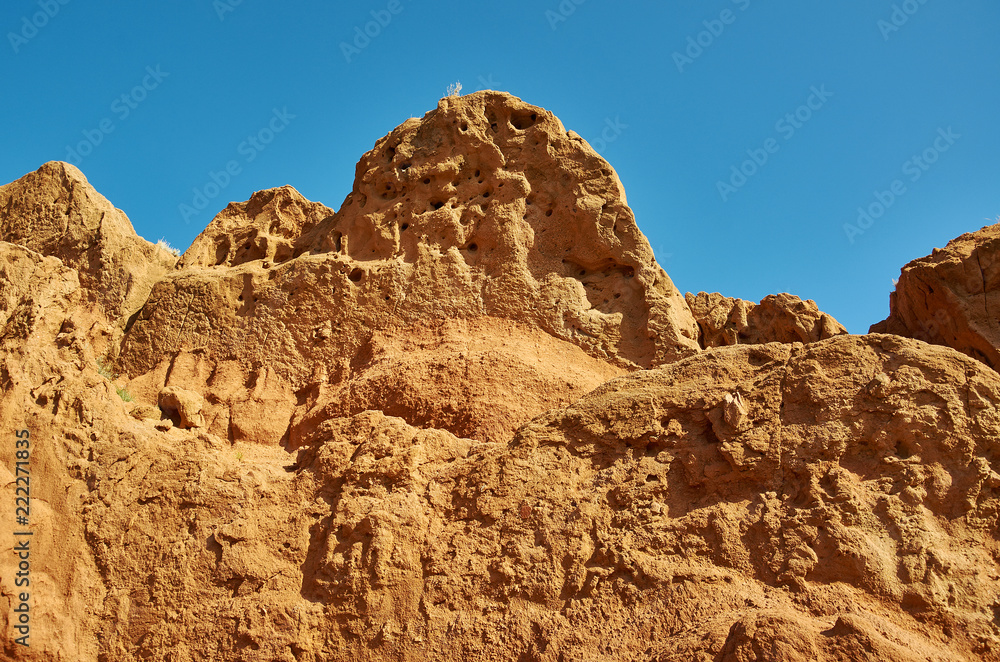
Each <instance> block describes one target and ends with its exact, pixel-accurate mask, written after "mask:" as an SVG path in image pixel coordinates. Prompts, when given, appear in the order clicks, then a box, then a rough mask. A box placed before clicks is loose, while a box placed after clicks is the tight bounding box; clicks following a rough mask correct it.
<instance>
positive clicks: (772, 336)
mask: <svg viewBox="0 0 1000 662" xmlns="http://www.w3.org/2000/svg"><path fill="white" fill-rule="evenodd" d="M685 300H686V301H687V304H688V307H689V308H690V309H691V312H692V314H693V315H694V318H695V320H696V321H697V323H698V329H699V335H698V341H699V343H700V344H701V346H702V347H705V348H708V347H724V346H726V345H741V344H742V345H745V344H761V343H768V342H801V343H810V342H816V341H817V340H826V339H827V338H832V337H833V336H836V335H840V334H844V333H847V329H845V328H844V327H843V326H842V325H841V324H840V323H839V322H837V320H835V319H833V317H831V316H830V315H827V314H826V313H824V312H821V311H820V309H819V308H818V307H817V306H816V302H815V301H813V300H811V299H810V300H807V301H803V300H802V299H800V298H798V297H797V296H794V295H791V294H786V293H782V294H769V295H767V296H766V297H764V298H763V299H761V302H760V303H759V304H755V303H753V302H750V301H744V300H743V299H733V298H730V297H724V296H722V295H721V294H719V293H717V292H716V293H712V294H709V293H707V292H699V293H698V294H697V295H695V294H691V293H690V292H688V293H687V294H686V295H685Z"/></svg>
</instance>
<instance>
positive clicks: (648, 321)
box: [0, 92, 1000, 662]
mask: <svg viewBox="0 0 1000 662" xmlns="http://www.w3.org/2000/svg"><path fill="white" fill-rule="evenodd" d="M60 173H62V174H60ZM60 187H61V188H60ZM0 192H2V194H3V195H6V196H11V198H10V199H12V200H15V202H14V203H8V204H7V206H6V207H3V208H2V209H3V211H2V214H3V215H2V216H0V220H2V221H3V225H2V226H0V231H2V232H3V237H4V238H5V239H7V241H0V423H2V425H3V430H4V434H5V435H6V436H7V438H8V439H11V438H13V433H14V431H15V430H21V429H28V430H29V431H30V434H31V440H32V450H31V460H30V463H31V475H32V482H31V490H32V500H31V517H30V520H31V523H30V530H31V531H32V539H31V545H32V552H31V580H32V583H31V587H32V588H31V591H32V593H31V601H32V602H31V624H32V630H31V647H30V648H25V647H23V646H19V645H18V644H16V643H15V641H14V637H15V635H14V631H13V629H12V626H13V625H14V624H15V622H16V615H15V612H14V611H13V605H14V604H15V602H16V601H17V600H18V598H17V593H16V587H15V586H14V585H13V578H14V576H15V572H16V569H17V565H16V562H17V558H16V556H15V555H14V554H13V553H12V549H13V545H14V542H13V538H14V536H13V535H11V534H12V530H11V527H10V525H9V524H8V522H10V521H11V520H10V519H9V518H7V519H5V520H4V522H5V523H4V525H3V527H2V528H0V659H12V660H81V661H85V662H90V661H94V662H96V661H98V660H100V661H102V662H103V661H107V662H119V661H125V660H136V659H143V660H161V661H163V662H166V661H168V660H170V661H173V660H221V661H225V660H234V661H235V660H262V661H269V662H270V661H273V660H282V661H287V662H317V661H319V660H360V659H363V660H374V661H378V660H439V659H456V660H458V659H461V660H481V659H482V660H485V659H491V660H508V659H509V660H538V661H543V660H553V661H555V660H566V661H569V660H597V659H599V660H621V661H625V660H639V659H641V660H657V661H662V662H667V661H675V660H685V661H686V660H694V661H704V662H739V661H743V660H783V661H787V662H799V661H802V662H805V661H811V660H829V661H838V662H841V661H843V662H847V661H854V660H877V661H885V662H890V661H891V662H910V661H917V660H919V661H923V662H937V661H943V660H949V661H951V660H959V661H968V662H972V661H973V660H1000V627H998V625H997V618H996V613H997V612H996V610H997V601H996V600H997V597H996V596H997V595H998V592H1000V567H998V565H997V560H996V559H997V558H998V557H1000V540H998V535H997V526H998V523H1000V522H998V517H1000V452H998V451H1000V448H998V440H1000V410H998V404H1000V375H998V374H997V373H996V372H994V371H993V370H991V369H990V368H989V367H987V366H986V365H983V364H982V363H981V362H979V361H975V360H973V359H971V358H969V357H967V356H965V355H964V354H962V353H960V352H958V351H955V350H954V349H952V348H949V347H940V346H934V345H928V344H926V343H924V342H921V341H918V340H913V339H907V338H902V337H900V336H899V335H889V334H870V335H866V336H851V335H846V334H845V333H844V332H843V329H842V327H840V326H839V325H838V324H837V323H836V322H835V321H833V320H832V318H830V317H829V316H827V315H824V314H823V313H820V312H819V310H818V308H817V307H816V306H815V304H814V303H813V302H811V301H801V300H799V299H797V298H795V297H792V296H790V295H778V296H774V297H766V298H765V299H764V300H763V301H762V302H761V303H760V304H759V305H754V304H751V303H748V302H743V301H740V300H734V299H727V298H724V297H722V296H721V295H708V294H705V293H702V294H699V295H697V296H693V295H689V296H688V298H687V301H685V299H684V298H682V297H681V296H680V294H679V292H678V291H677V290H676V289H675V288H674V286H673V284H672V283H671V281H670V280H669V278H668V277H667V276H666V274H665V273H664V272H663V271H662V270H661V269H660V268H659V266H657V265H656V263H655V261H653V258H652V252H651V251H650V249H649V246H648V243H647V242H646V240H645V239H644V238H643V236H642V235H641V233H640V232H639V230H638V227H637V226H636V224H635V221H634V219H633V217H632V213H631V211H630V210H629V209H628V207H627V206H626V204H625V197H624V193H623V192H622V189H621V184H620V183H619V181H618V179H617V177H616V176H615V174H614V172H613V171H612V170H611V168H610V166H609V165H608V164H607V163H606V162H604V161H603V160H601V159H600V158H599V157H598V156H597V155H596V154H595V153H594V152H593V151H592V150H591V149H590V148H589V146H587V145H586V143H584V142H583V141H582V140H581V139H579V137H578V136H575V134H572V133H567V132H566V131H565V130H564V129H563V127H562V125H561V124H559V122H558V120H556V119H555V118H554V117H553V116H552V115H551V114H550V113H547V112H546V111H544V110H542V109H540V108H536V107H533V106H529V105H527V104H525V103H523V102H521V101H520V100H518V99H515V98H513V97H510V96H508V95H502V94H499V93H495V92H481V93H477V94H473V95H469V96H467V97H457V98H446V99H444V100H442V102H441V104H440V106H439V107H438V109H437V110H434V111H432V112H430V113H428V114H427V115H426V116H425V117H424V118H423V119H420V120H409V121H407V122H406V123H404V124H403V125H401V126H400V127H399V128H397V129H396V130H395V131H393V132H392V133H390V134H389V136H387V137H386V138H384V139H382V140H380V141H379V142H378V143H376V145H375V147H374V149H373V150H372V151H370V152H369V153H368V154H366V155H365V156H364V157H363V158H362V160H361V162H360V164H359V166H358V176H357V180H356V182H355V186H354V190H353V192H352V193H351V194H350V195H349V196H348V198H347V200H345V202H344V205H343V206H342V207H341V209H340V210H339V211H337V212H333V211H332V210H330V209H328V208H326V207H324V206H323V205H321V204H318V203H313V202H309V201H307V200H305V199H304V198H303V197H302V196H301V195H299V194H298V193H297V192H296V191H295V190H294V189H292V188H291V187H282V188H278V189H272V190H269V191H263V192H260V193H257V194H255V195H254V196H253V197H252V198H251V199H250V200H249V201H247V202H245V203H239V204H237V203H234V204H231V205H230V206H229V207H227V208H226V209H225V210H224V211H223V212H222V213H220V214H219V215H218V216H217V217H216V218H215V219H214V220H213V221H212V223H211V224H210V225H209V226H208V228H207V229H206V230H205V232H203V233H202V235H201V236H199V237H198V239H197V240H196V241H195V242H194V243H193V244H192V246H191V247H190V248H189V249H188V251H187V252H186V253H185V254H184V255H183V256H182V258H181V259H180V260H178V261H176V265H174V264H173V260H172V258H171V257H170V256H167V255H165V254H163V252H162V251H159V250H158V249H155V248H150V247H151V246H152V245H151V244H148V242H145V241H144V240H142V239H140V238H138V237H136V236H135V234H134V232H132V230H131V226H130V225H128V226H126V225H125V224H124V223H120V222H119V221H121V219H123V218H124V215H120V212H115V210H113V208H111V207H110V205H107V204H106V201H104V200H103V198H100V196H99V195H98V194H97V193H96V192H94V191H93V190H92V189H90V188H89V185H87V184H86V180H85V179H83V177H82V175H80V174H79V173H78V171H75V170H73V169H70V167H69V166H65V165H63V164H47V165H46V166H43V168H42V169H41V170H39V171H38V172H37V173H35V174H34V175H29V176H28V177H26V178H23V179H21V180H19V181H18V182H15V183H14V184H10V185H8V186H6V187H3V188H2V189H0ZM15 193H16V195H15ZM44 200H56V201H62V202H59V203H58V205H62V206H58V205H57V206H56V207H54V208H50V207H49V206H47V205H48V203H43V201H44ZM24 201H34V202H31V203H30V204H29V203H27V202H24ZM65 209H69V210H72V211H71V213H69V214H67V213H65V212H64V211H63V210H65ZM12 210H15V211H12ZM54 210H55V211H54ZM60 214H61V215H62V216H60ZM102 214H103V216H102ZM102 218H103V220H99V221H94V219H102ZM109 219H111V220H109ZM58 223H63V224H64V226H65V231H63V232H62V234H59V232H54V231H53V232H52V237H51V238H50V239H48V240H45V241H42V239H43V237H44V236H45V232H43V231H41V230H40V231H39V232H34V231H32V232H30V233H28V232H25V231H23V230H17V228H25V227H31V228H42V229H44V228H46V227H54V228H58V227H60V226H59V225H58ZM102 223H103V224H104V225H102ZM46 224H48V225H46ZM8 225H9V226H10V227H8ZM105 226H106V227H105ZM95 228H104V229H101V230H100V231H98V230H97V229H95ZM113 229H114V230H113ZM112 230H113V231H112ZM88 233H92V234H88ZM88 237H89V238H88ZM110 246H124V247H132V248H130V249H129V250H133V251H134V252H133V253H131V254H129V255H126V256H125V257H124V258H122V261H119V262H115V259H117V258H115V254H114V253H108V252H105V251H107V250H110V249H109V248H108V247H110ZM81 256H83V257H81ZM101 265H104V266H101ZM108 265H111V266H108ZM130 284H131V285H130ZM95 302H96V303H99V304H100V305H97V306H95V305H93V304H94V303H95ZM702 347H704V349H703V348H702ZM14 459H15V455H14V446H13V444H12V443H5V444H4V445H2V446H0V479H2V480H0V484H2V485H3V486H4V489H3V494H4V498H5V499H6V500H7V503H8V504H13V503H14V489H15V477H14V475H13V472H12V469H13V467H14V466H15V465H14Z"/></svg>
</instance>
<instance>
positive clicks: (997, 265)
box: [871, 224, 1000, 369]
mask: <svg viewBox="0 0 1000 662" xmlns="http://www.w3.org/2000/svg"><path fill="white" fill-rule="evenodd" d="M998 316H1000V224H998V225H990V226H987V227H984V228H982V229H981V230H978V231H976V232H969V233H966V234H963V235H962V236H960V237H957V238H956V239H953V240H952V241H950V242H948V245H947V246H946V247H945V248H944V249H943V250H939V249H936V248H935V249H934V251H933V253H932V254H931V255H928V256H927V257H923V258H920V259H917V260H914V261H912V262H910V263H909V264H907V265H906V266H905V267H903V269H902V271H901V273H900V276H899V282H898V283H897V285H896V290H895V291H894V292H892V293H891V294H890V296H889V317H888V318H886V319H885V320H883V321H881V322H879V323H877V324H873V325H872V327H871V331H872V332H879V333H895V334H898V335H901V336H908V337H911V338H919V339H921V340H925V341H927V342H930V343H934V344H937V345H947V346H948V347H954V348H955V349H957V350H958V351H960V352H963V353H964V354H968V355H969V356H971V357H973V358H976V359H979V360H980V361H982V362H984V363H985V364H986V365H988V366H991V367H992V368H994V369H1000V317H998Z"/></svg>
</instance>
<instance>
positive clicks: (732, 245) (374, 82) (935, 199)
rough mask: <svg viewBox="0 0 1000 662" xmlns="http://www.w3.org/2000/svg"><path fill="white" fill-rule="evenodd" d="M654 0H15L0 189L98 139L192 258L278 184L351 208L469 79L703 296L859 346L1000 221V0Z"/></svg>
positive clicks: (5, 19)
mask: <svg viewBox="0 0 1000 662" xmlns="http://www.w3.org/2000/svg"><path fill="white" fill-rule="evenodd" d="M577 3H579V4H577ZM652 4H653V3H646V2H642V3H639V2H629V3H620V2H617V3H616V2H610V1H608V0H583V1H581V0H575V2H574V0H563V2H562V3H560V2H559V1H558V0H551V1H544V0H543V1H541V2H524V1H514V2H506V3H479V2H457V1H454V0H451V1H447V0H446V1H438V2H420V1H418V0H365V1H363V2H351V3H340V2H336V3H335V2H317V1H312V2H306V1H303V0H290V1H286V2H281V3H279V2H273V1H267V0H242V1H240V0H217V1H215V2H213V0H177V1H175V2H170V3H153V2H129V3H123V2H114V3H112V2H106V1H104V2H101V1H94V2H85V1H84V0H6V1H5V2H4V3H3V4H2V8H0V32H2V34H3V36H4V39H3V43H2V44H0V66H2V71H3V88H4V102H3V103H2V104H0V127H2V132H3V134H2V135H3V141H2V145H3V150H2V152H0V180H2V181H3V182H8V181H12V180H14V179H17V178H18V177H20V176H22V175H24V174H25V173H27V172H29V171H31V170H34V169H36V168H37V167H38V166H39V165H41V164H42V163H44V162H45V161H49V160H55V159H59V160H72V159H73V158H74V157H73V156H72V155H70V154H69V152H68V148H69V147H73V148H74V149H75V148H76V147H78V146H79V144H80V143H81V142H84V143H89V144H85V145H84V146H83V148H82V151H83V152H88V153H87V154H86V155H85V156H83V155H79V154H78V155H77V156H76V157H75V158H76V159H78V160H79V165H80V167H81V169H82V170H83V171H84V173H85V174H86V175H87V177H88V178H89V179H90V181H91V183H92V184H94V186H96V187H97V189H98V190H100V191H101V192H102V193H103V194H104V195H106V196H107V197H108V198H109V199H110V200H111V201H112V202H113V203H114V204H115V205H116V206H118V207H120V208H121V209H123V210H124V211H125V212H126V213H127V214H128V215H129V217H130V218H131V220H132V222H133V224H134V225H135V228H136V231H137V232H139V234H141V235H143V236H144V237H146V238H147V239H150V240H153V241H155V240H157V239H159V238H161V237H163V238H165V239H166V240H167V241H169V242H170V243H171V244H173V245H174V246H177V247H179V248H181V249H184V248H186V247H187V246H188V245H189V244H190V243H191V241H192V240H193V239H194V237H195V236H196V235H197V234H198V233H199V232H200V231H201V230H202V229H203V228H204V226H205V225H206V224H207V223H208V222H209V221H210V220H211V217H212V216H213V215H214V214H215V213H217V212H218V211H219V210H221V209H222V208H223V207H225V205H226V204H227V203H228V202H229V201H231V200H245V199H247V198H248V197H249V196H250V194H251V193H252V192H254V191H256V190H259V189H263V188H270V187H274V186H281V185H284V184H291V185H293V186H295V187H296V188H297V189H298V190H299V191H301V192H302V193H303V194H304V195H305V196H306V197H308V198H310V199H313V200H318V201H321V202H323V203H325V204H327V205H328V206H330V207H332V208H334V209H337V208H338V207H339V206H340V203H341V202H342V200H343V199H344V197H345V196H346V194H347V193H348V192H349V191H350V189H351V184H352V180H353V176H354V167H355V164H356V162H357V160H358V158H359V157H360V156H361V154H362V153H364V152H365V151H366V150H368V149H370V148H371V147H372V145H373V144H374V143H375V141H376V140H377V139H378V138H380V137H381V136H383V135H385V134H386V133H387V132H389V131H390V130H391V129H392V128H393V127H395V126H396V125H398V124H400V123H401V122H403V121H404V120H406V119H407V118H409V117H420V116H422V115H423V113H425V112H426V111H428V110H430V109H432V108H434V107H435V105H436V103H437V100H438V98H439V97H441V96H443V95H444V93H445V90H446V87H447V86H448V84H449V83H452V82H454V81H461V82H462V84H463V86H464V89H465V91H466V92H471V91H475V90H477V89H480V88H482V87H490V88H494V89H500V90H506V91H509V92H511V93H513V94H515V95H517V96H519V97H521V98H522V99H524V100H526V101H529V102H531V103H534V104H537V105H540V106H542V107H544V108H547V109H549V110H552V111H553V112H555V113H556V115H557V116H559V117H560V118H561V119H562V121H563V123H564V124H565V125H566V126H567V128H570V129H573V130H575V131H576V132H578V133H579V134H581V135H582V136H583V137H584V138H586V139H588V140H589V141H590V142H591V143H592V144H596V146H597V147H598V148H599V151H601V152H602V154H603V155H604V156H605V157H606V158H607V159H608V160H609V161H610V162H611V164H612V165H613V166H614V167H615V168H616V169H617V171H618V173H619V175H620V177H621V179H622V181H623V182H624V184H625V188H626V191H627V193H628V199H629V203H630V204H631V206H632V208H633V210H634V211H635V214H636V218H637V220H638V222H639V226H640V228H641V229H642V231H643V232H644V233H645V234H646V236H648V237H649V239H650V242H651V243H652V245H653V247H654V249H655V250H656V253H657V258H658V259H659V261H660V263H661V264H662V265H663V267H664V268H665V269H666V270H667V272H668V273H669V274H670V276H671V277H672V278H673V280H674V282H675V283H676V284H677V286H678V287H679V288H680V289H681V291H692V292H698V291H701V290H705V291H710V292H711V291H719V292H722V293H723V294H726V295H728V296H736V297H741V298H744V299H750V300H754V301H756V300H759V299H761V298H762V297H763V296H765V295H767V294H769V293H775V292H791V293H793V294H796V295H798V296H801V297H802V298H805V299H814V300H815V301H816V302H817V303H818V304H819V306H820V307H821V308H822V309H823V310H826V311H827V312H829V313H831V314H833V315H834V316H835V317H837V318H838V319H839V320H840V321H841V322H842V323H844V324H845V325H846V326H847V328H848V329H849V330H850V331H851V332H854V333H863V332H866V331H867V329H868V325H869V324H871V323H873V322H876V321H878V320H881V319H882V318H883V317H885V315H886V314H887V312H888V294H889V291H890V289H891V287H892V282H891V280H892V279H893V278H895V277H896V276H897V275H898V273H899V269H900V267H902V266H903V265H904V264H905V263H906V262H907V261H909V260H911V259H913V258H916V257H920V256H922V255H925V254H928V253H930V251H931V249H932V248H934V247H935V246H943V245H944V244H945V243H947V241H948V240H949V239H951V238H953V237H955V236H957V235H959V234H961V233H963V232H967V231H971V230H976V229H978V228H980V227H981V226H983V225H987V224H989V223H991V222H994V221H995V220H996V218H997V217H998V216H1000V161H998V158H997V157H998V155H1000V130H998V127H997V121H998V120H997V118H998V115H1000V112H998V111H1000V39H998V37H997V35H998V32H1000V3H997V2H996V1H995V0H948V1H947V2H946V1H945V0H923V1H921V0H906V1H905V2H896V3H895V6H896V7H897V8H898V11H896V12H895V13H896V15H895V16H894V11H895V10H894V3H893V2H889V1H882V0H841V1H839V2H803V1H802V0H778V1H774V0H772V1H771V2H764V1H763V0H710V1H704V2H673V1H671V2H664V3H655V4H656V6H655V7H654V6H651V5H652ZM46 11H47V12H48V14H51V17H50V16H48V15H46V13H45V12H46ZM372 12H375V13H374V14H372ZM373 16H374V17H375V18H380V19H381V20H382V21H383V23H386V24H385V25H384V26H382V25H378V24H377V23H374V24H370V25H366V24H368V23H369V22H370V21H373V20H375V18H373ZM904 18H905V21H904V20H903V19H904ZM563 19H565V20H563ZM893 19H895V23H893ZM880 21H882V23H881V24H880ZM706 22H707V24H706ZM32 23H34V24H37V25H41V27H36V25H32ZM366 27H367V29H368V31H369V32H370V33H373V34H375V35H376V36H374V37H371V38H369V41H368V43H365V41H364V40H361V39H359V40H358V42H357V43H358V44H360V45H362V46H364V47H363V48H358V49H357V51H356V52H355V51H350V52H348V53H346V54H345V50H344V48H343V47H342V43H343V42H347V43H351V44H352V46H353V47H354V48H357V45H355V44H353V42H354V40H355V37H356V36H357V32H356V30H360V31H364V30H365V28H366ZM896 28H898V29H896ZM713 32H714V33H715V34H713ZM12 35H13V36H12ZM689 39H690V40H691V41H689ZM699 41H700V42H701V44H702V45H701V46H698V45H697V44H698V42H699ZM692 43H693V44H695V46H692V45H691V44H692ZM688 49H690V50H689V52H687V53H686V51H688ZM675 53H680V54H681V55H683V57H684V58H687V59H686V60H685V59H679V57H678V56H675ZM348 59H350V61H348ZM147 68H148V69H147ZM150 71H152V72H157V71H158V72H159V73H158V74H157V75H156V76H153V75H152V74H151V73H150ZM144 84H145V88H143V87H142V86H143V85H144ZM137 86H138V87H139V89H136V88H137ZM813 88H815V89H816V90H818V91H819V92H821V95H818V96H814V95H815V93H814V92H813V91H812V90H813ZM123 95H125V99H124V100H123V99H122V96H123ZM810 103H811V104H812V106H813V108H811V109H810V108H809V104H810ZM275 109H277V110H278V111H280V112H281V113H287V114H285V115H284V116H283V117H281V118H276V117H275V115H274V111H275ZM796 113H797V114H798V118H797V119H796V117H795V115H796ZM788 114H791V115H792V118H791V119H790V120H789V119H786V115H788ZM292 115H293V116H294V117H291V116H292ZM272 118H274V119H272ZM609 123H610V124H609ZM272 124H273V127H272V128H276V129H280V131H279V132H277V133H275V134H273V135H268V133H267V132H266V131H265V132H264V135H263V138H265V139H266V138H273V140H272V141H271V142H269V143H268V144H266V145H265V144H262V143H259V142H258V146H259V147H260V148H262V149H258V146H254V145H252V144H251V143H246V142H245V141H246V140H247V138H248V136H252V135H259V134H260V132H261V130H262V129H267V128H268V127H269V125H272ZM610 125H616V126H617V128H616V129H614V130H612V129H611V128H610ZM606 128H607V131H606V132H605V129H606ZM949 128H950V131H951V136H950V137H949V138H948V139H945V138H944V137H943V136H945V135H948V131H949ZM104 129H110V131H105V130H104ZM939 130H941V131H943V133H939ZM602 132H604V137H611V138H613V139H612V140H606V141H605V140H604V137H602ZM769 141H770V142H769ZM96 143H99V144H96ZM602 143H603V144H602ZM88 147H89V150H88ZM748 150H749V153H748ZM925 152H926V153H925ZM752 155H755V156H756V157H757V159H758V160H763V157H764V156H766V157H767V161H766V162H765V163H764V164H763V165H761V166H757V165H756V164H754V163H753V162H752V161H751V162H750V163H748V164H744V163H743V162H744V161H746V160H747V159H750V158H751V156H752ZM914 156H917V157H918V158H919V159H920V161H919V162H915V161H911V158H912V157H914ZM251 157H253V158H252V160H251ZM925 159H926V161H925ZM229 161H236V162H237V164H238V165H239V172H238V174H236V175H235V176H232V177H231V180H230V181H229V182H228V184H227V185H226V186H224V187H223V188H222V189H221V191H219V192H218V194H217V195H216V196H215V197H214V198H213V199H211V200H210V201H208V206H207V208H205V209H204V210H203V211H200V212H198V213H195V214H193V215H191V214H189V218H188V219H187V222H185V219H184V217H183V216H182V214H181V211H180V205H183V204H187V205H192V203H194V202H196V200H195V194H194V189H195V188H197V189H199V190H202V191H204V189H205V186H206V185H207V184H210V183H211V182H212V179H211V177H210V173H212V172H219V171H222V170H224V169H225V167H226V164H227V163H228V162H229ZM929 161H933V163H929ZM741 166H743V167H744V169H745V170H746V171H747V172H750V173H752V174H751V176H749V177H747V178H746V179H745V180H742V179H740V177H738V176H737V177H736V178H735V179H732V178H733V170H732V168H734V167H735V168H737V169H739V168H740V167H741ZM220 181H222V182H223V183H225V178H220ZM720 182H728V186H730V187H732V188H731V189H725V188H724V187H723V190H720ZM893 187H895V190H896V192H895V193H892V196H893V198H894V199H893V200H892V202H891V204H888V202H889V200H890V198H889V196H888V195H887V194H880V195H879V196H877V195H876V192H883V191H889V192H890V193H891V192H892V190H893ZM208 192H209V193H215V191H213V189H212V187H211V186H210V187H209V189H208ZM879 197H881V198H882V201H881V202H880V201H879V199H878V198H879ZM883 203H886V204H884V205H883ZM878 205H883V206H884V209H883V212H882V214H881V215H880V216H879V217H878V218H871V217H870V220H866V219H862V221H861V224H859V223H858V218H859V213H858V208H859V207H863V208H869V207H871V209H872V211H874V212H876V213H877V212H879V206H878ZM845 224H853V225H854V226H855V227H856V228H857V229H858V230H861V231H862V232H859V233H853V232H852V233H851V236H850V237H849V236H848V232H846V231H845V228H844V225H845ZM850 239H853V242H851V241H850Z"/></svg>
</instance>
